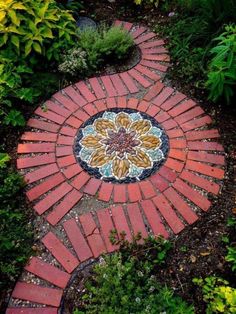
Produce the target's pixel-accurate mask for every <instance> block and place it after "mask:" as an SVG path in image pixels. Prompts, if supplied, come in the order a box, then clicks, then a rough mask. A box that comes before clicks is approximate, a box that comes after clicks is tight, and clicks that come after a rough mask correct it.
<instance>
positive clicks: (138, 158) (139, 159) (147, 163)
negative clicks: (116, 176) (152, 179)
mask: <svg viewBox="0 0 236 314" xmlns="http://www.w3.org/2000/svg"><path fill="white" fill-rule="evenodd" d="M136 152H137V153H136V155H134V156H132V155H129V156H128V159H129V161H130V162H131V163H132V164H134V165H135V166H137V167H140V168H145V169H146V168H150V167H151V166H152V161H151V160H150V158H149V156H148V155H147V154H146V153H144V151H142V150H141V149H137V150H136Z"/></svg>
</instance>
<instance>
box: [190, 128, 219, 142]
mask: <svg viewBox="0 0 236 314" xmlns="http://www.w3.org/2000/svg"><path fill="white" fill-rule="evenodd" d="M185 135H186V138H187V140H189V141H197V140H204V139H209V138H217V137H220V134H219V132H218V130H214V129H213V130H203V131H202V130H201V131H200V130H199V131H190V132H187V133H186V134H185Z"/></svg>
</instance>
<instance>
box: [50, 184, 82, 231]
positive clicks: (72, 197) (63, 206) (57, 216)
mask: <svg viewBox="0 0 236 314" xmlns="http://www.w3.org/2000/svg"><path fill="white" fill-rule="evenodd" d="M81 197H82V194H81V193H80V192H78V191H77V190H75V189H73V190H72V191H71V192H70V193H68V194H67V195H66V196H65V197H64V199H63V200H62V201H61V203H60V204H58V205H57V206H56V207H55V208H53V211H52V212H51V213H50V214H48V216H47V221H48V222H49V223H50V224H51V225H53V226H54V225H56V224H57V223H58V222H59V221H60V220H61V219H62V218H63V217H64V216H65V215H66V214H67V213H68V212H69V211H70V210H71V209H72V208H73V207H74V206H75V205H76V204H77V203H78V202H79V200H80V199H81Z"/></svg>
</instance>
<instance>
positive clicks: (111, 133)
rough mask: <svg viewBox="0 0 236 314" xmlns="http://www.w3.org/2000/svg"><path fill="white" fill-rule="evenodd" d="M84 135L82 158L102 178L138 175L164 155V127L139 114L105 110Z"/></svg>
mask: <svg viewBox="0 0 236 314" xmlns="http://www.w3.org/2000/svg"><path fill="white" fill-rule="evenodd" d="M82 134H83V135H82V138H81V140H80V145H81V147H82V149H81V150H80V152H79V157H80V158H81V160H82V161H84V162H86V163H87V164H88V166H89V167H92V168H96V169H98V170H99V172H100V174H101V176H102V177H114V178H115V179H117V180H122V179H125V178H127V177H138V176H139V175H141V174H142V172H143V171H144V170H145V169H150V168H152V167H153V163H154V162H155V161H159V160H161V159H163V158H164V155H163V153H162V151H161V150H160V147H161V145H162V140H161V135H162V130H161V129H159V128H157V127H155V126H153V125H152V123H151V122H150V121H149V120H147V119H144V118H143V117H142V115H140V114H139V113H133V114H130V113H126V112H123V111H122V112H119V113H115V112H105V113H104V114H103V115H102V116H101V117H98V118H97V119H95V121H93V123H92V124H91V125H88V126H86V127H85V128H84V129H83V131H82Z"/></svg>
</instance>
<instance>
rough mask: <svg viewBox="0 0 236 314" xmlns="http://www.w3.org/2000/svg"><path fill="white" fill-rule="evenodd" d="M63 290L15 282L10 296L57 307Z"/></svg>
mask: <svg viewBox="0 0 236 314" xmlns="http://www.w3.org/2000/svg"><path fill="white" fill-rule="evenodd" d="M62 294H63V290H61V289H54V288H46V287H42V286H39V285H35V284H32V283H26V282H19V281H18V282H17V284H16V286H15V288H14V290H13V292H12V297H13V298H16V299H20V300H26V301H31V302H35V303H40V304H46V305H52V306H56V307H59V306H60V303H61V298H62Z"/></svg>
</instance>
